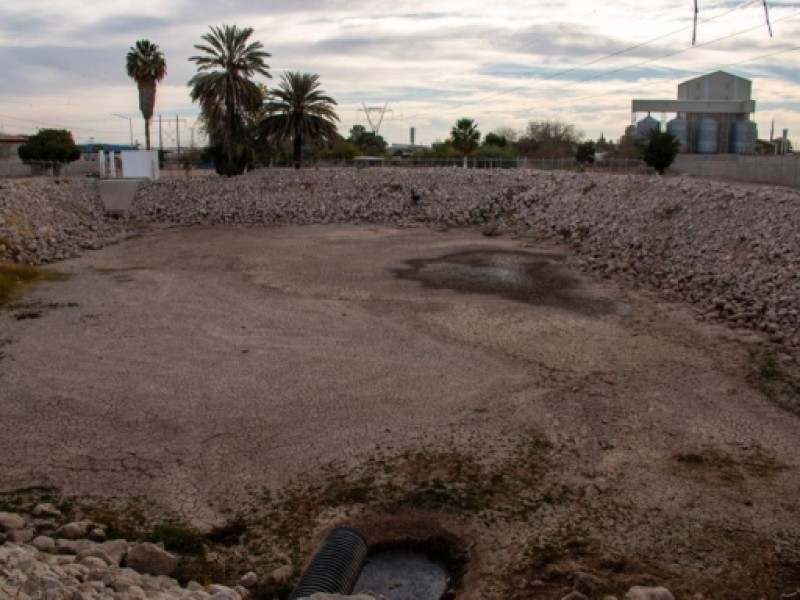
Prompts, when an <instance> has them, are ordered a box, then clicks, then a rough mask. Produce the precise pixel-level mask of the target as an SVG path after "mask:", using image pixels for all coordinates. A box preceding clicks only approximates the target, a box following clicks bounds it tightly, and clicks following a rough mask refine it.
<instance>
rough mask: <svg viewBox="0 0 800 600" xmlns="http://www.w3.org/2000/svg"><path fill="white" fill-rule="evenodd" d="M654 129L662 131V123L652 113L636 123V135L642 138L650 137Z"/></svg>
mask: <svg viewBox="0 0 800 600" xmlns="http://www.w3.org/2000/svg"><path fill="white" fill-rule="evenodd" d="M654 131H661V123H659V122H658V120H656V119H654V118H653V117H651V116H650V115H647V116H646V117H645V118H644V119H642V120H641V121H639V122H638V123H637V124H636V135H638V136H639V137H640V138H647V137H650V134H651V133H653V132H654Z"/></svg>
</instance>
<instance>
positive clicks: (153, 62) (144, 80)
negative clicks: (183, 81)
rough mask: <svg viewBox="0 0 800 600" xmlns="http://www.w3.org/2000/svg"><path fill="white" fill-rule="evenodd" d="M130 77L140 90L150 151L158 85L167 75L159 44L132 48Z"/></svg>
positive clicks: (145, 43)
mask: <svg viewBox="0 0 800 600" xmlns="http://www.w3.org/2000/svg"><path fill="white" fill-rule="evenodd" d="M125 66H126V68H127V71H128V77H130V78H131V79H133V80H134V81H135V82H136V87H137V88H138V89H139V110H141V111H142V117H144V140H145V148H146V149H147V150H150V121H151V119H152V118H153V109H154V108H155V105H156V85H157V83H158V82H159V81H161V80H162V79H164V77H165V76H166V74H167V62H166V60H164V55H163V54H162V53H161V51H160V50H159V49H158V45H157V44H153V43H151V42H149V41H147V40H139V41H138V42H136V44H134V45H133V46H131V48H130V50H129V51H128V56H127V59H126V65H125Z"/></svg>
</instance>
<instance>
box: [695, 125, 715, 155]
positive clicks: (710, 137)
mask: <svg viewBox="0 0 800 600" xmlns="http://www.w3.org/2000/svg"><path fill="white" fill-rule="evenodd" d="M718 132H719V125H717V122H716V121H715V120H714V119H709V118H705V119H703V120H701V121H700V125H699V127H698V128H697V151H698V152H702V153H705V154H714V153H715V152H717V150H718V148H719V146H718V144H717V134H718Z"/></svg>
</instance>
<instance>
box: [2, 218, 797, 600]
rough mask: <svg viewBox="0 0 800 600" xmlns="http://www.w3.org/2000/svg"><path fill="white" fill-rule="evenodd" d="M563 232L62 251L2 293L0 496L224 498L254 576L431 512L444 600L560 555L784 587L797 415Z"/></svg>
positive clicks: (527, 577) (617, 580)
mask: <svg viewBox="0 0 800 600" xmlns="http://www.w3.org/2000/svg"><path fill="white" fill-rule="evenodd" d="M567 253H568V251H567V250H566V249H564V248H563V247H559V246H542V245H541V244H538V245H537V244H534V243H532V242H529V241H528V242H526V241H525V240H523V239H510V238H488V237H482V236H481V235H480V234H479V233H477V232H474V231H459V230H449V231H444V232H439V231H436V230H433V229H428V228H406V229H392V228H377V227H346V226H319V227H285V228H226V227H215V228H194V229H180V230H167V231H161V232H158V233H155V234H149V235H145V236H144V237H141V238H138V239H134V240H130V241H127V242H125V243H122V244H119V245H116V246H113V247H108V248H105V249H103V250H100V251H96V252H93V253H90V254H87V255H86V256H84V257H83V258H80V259H75V260H70V261H66V262H63V263H60V264H58V265H57V266H56V269H57V270H58V271H62V272H64V273H67V274H69V277H68V278H67V279H65V280H62V281H50V282H45V283H42V284H40V285H39V286H38V287H37V288H35V289H34V290H33V291H32V292H31V293H29V294H27V295H26V296H25V297H24V298H22V301H21V302H18V303H17V304H16V305H15V306H13V307H11V309H9V310H2V311H0V356H2V359H0V415H2V418H1V419H0V439H2V451H1V452H0V491H2V492H9V491H12V490H18V489H20V488H24V487H28V486H38V487H52V488H56V489H57V490H59V492H60V493H61V494H64V495H67V496H71V497H76V498H83V499H86V501H87V502H89V504H91V503H92V502H95V503H100V502H102V501H103V499H108V498H116V499H117V500H120V501H130V502H133V501H134V500H136V501H141V502H142V506H144V508H141V507H140V510H145V511H149V512H150V514H152V515H160V516H164V515H166V516H171V517H179V518H183V519H186V520H188V521H190V522H192V523H194V524H195V525H198V526H199V527H200V528H201V529H202V528H208V527H209V526H210V525H212V524H214V523H221V522H224V521H223V520H224V519H229V520H230V519H231V518H232V517H233V516H235V515H239V517H240V523H244V525H242V527H244V528H245V529H244V531H246V532H247V534H246V535H244V536H242V537H241V538H240V539H239V540H238V542H237V543H238V544H241V545H243V546H241V547H242V548H244V551H246V552H248V553H249V554H250V556H251V561H252V563H253V564H254V566H255V567H256V569H257V570H258V571H259V572H261V573H263V572H265V571H268V570H269V569H274V568H275V567H277V566H280V565H281V564H282V563H284V562H286V561H287V560H290V561H292V562H291V564H292V566H293V568H294V569H295V574H296V573H297V572H298V570H299V569H300V568H302V563H303V561H304V560H306V559H307V558H308V553H309V552H311V551H312V550H313V549H314V547H315V544H316V543H317V542H318V541H319V539H320V537H321V536H322V535H324V532H325V530H326V529H327V528H329V527H330V526H332V525H336V524H352V525H356V526H359V527H361V528H362V529H363V530H364V531H365V532H366V533H367V535H368V536H371V538H372V539H371V541H374V540H380V541H387V542H388V541H390V540H388V536H391V535H394V536H397V537H399V538H401V537H403V536H408V537H415V536H417V537H419V536H422V537H425V536H426V535H428V536H433V535H434V534H435V536H438V538H437V539H439V541H441V540H450V542H448V543H452V544H454V547H456V548H457V550H458V552H459V553H461V557H462V558H466V559H467V560H468V562H467V564H466V567H465V574H464V577H463V579H462V581H461V583H460V586H461V591H460V592H459V597H463V598H479V597H486V598H499V597H506V598H540V597H541V598H553V597H560V596H559V594H561V593H562V592H563V590H564V589H565V587H568V586H569V584H568V579H569V574H570V572H572V571H574V570H584V571H589V572H591V573H593V574H595V575H596V576H597V577H599V578H600V579H602V580H603V581H604V582H605V589H606V591H608V592H613V593H617V594H620V593H624V590H625V589H627V587H626V586H627V585H630V584H664V585H667V586H668V587H671V588H672V589H673V591H674V592H676V596H677V597H694V596H693V594H695V593H703V594H705V597H706V598H755V597H761V595H762V594H763V596H764V597H768V598H771V597H777V596H778V595H779V594H780V593H786V592H787V591H791V590H793V589H794V588H795V587H796V586H800V549H799V547H798V539H800V470H799V469H800V456H799V454H798V444H800V419H798V418H797V417H796V416H794V415H792V414H790V413H788V412H785V411H782V410H781V409H780V408H778V407H777V406H775V405H773V404H772V403H771V402H770V401H769V400H768V399H767V398H766V397H765V396H764V395H762V394H761V393H760V392H759V391H757V387H758V386H757V385H754V383H753V379H752V357H751V351H752V349H753V348H754V347H755V345H756V343H757V341H758V340H757V339H756V338H753V337H752V335H750V336H749V337H748V336H747V335H743V334H739V333H736V332H734V331H732V330H729V329H727V328H724V327H722V326H712V325H706V324H702V323H700V322H698V321H696V320H695V319H694V317H693V315H692V312H691V309H690V308H689V307H686V306H682V305H674V304H668V303H665V302H662V301H659V300H658V299H657V298H656V297H655V296H653V295H650V294H647V293H645V292H643V291H640V290H639V291H637V290H633V289H624V288H622V287H621V286H619V285H617V284H615V283H614V282H612V281H611V280H608V279H597V278H593V277H592V276H588V275H585V274H581V273H580V272H578V271H576V270H574V269H571V268H570V267H569V266H568V265H567V264H566V263H565V259H566V258H567ZM443 257H444V258H443ZM430 259H441V260H438V261H437V260H433V261H431V260H430ZM409 261H410V262H409ZM34 317H37V318H34ZM253 556H255V557H256V558H252V557H253Z"/></svg>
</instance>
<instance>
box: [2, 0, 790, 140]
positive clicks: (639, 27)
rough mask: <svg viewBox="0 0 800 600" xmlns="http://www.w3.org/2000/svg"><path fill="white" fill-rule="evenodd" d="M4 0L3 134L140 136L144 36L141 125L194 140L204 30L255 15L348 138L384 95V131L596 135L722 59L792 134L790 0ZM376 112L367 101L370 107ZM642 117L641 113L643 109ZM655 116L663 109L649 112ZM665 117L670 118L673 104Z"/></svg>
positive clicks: (763, 116)
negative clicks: (144, 54)
mask: <svg viewBox="0 0 800 600" xmlns="http://www.w3.org/2000/svg"><path fill="white" fill-rule="evenodd" d="M698 7H699V14H698V24H697V32H696V43H695V45H694V46H693V45H692V35H693V18H694V10H693V6H692V2H690V1H689V0H653V1H651V2H641V1H640V0H636V1H633V0H607V1H605V2H596V1H590V0H558V1H551V0H525V1H522V0H506V1H504V0H494V1H488V0H482V1H475V0H459V1H458V2H455V1H449V0H444V1H439V2H431V1H430V0H428V1H426V2H421V1H410V0H392V1H387V0H369V1H365V2H354V1H352V0H350V1H344V0H294V1H288V2H287V1H285V0H284V1H282V2H277V1H273V0H214V1H213V2H211V1H206V0H202V1H190V0H136V1H129V0H106V1H104V2H98V1H95V0H82V1H80V2H76V1H75V0H47V1H46V2H45V1H44V0H2V2H0V132H3V133H7V134H14V133H21V134H31V133H35V132H36V130H37V129H39V128H48V127H54V128H64V129H68V130H70V131H71V132H72V133H73V137H74V138H75V140H76V141H77V142H78V143H87V142H101V141H102V142H110V143H128V142H129V141H130V137H131V133H130V131H131V129H132V132H133V138H134V140H135V141H139V142H141V143H144V121H143V119H142V117H141V114H140V113H139V110H138V93H137V90H136V85H135V83H134V82H133V81H132V80H131V79H129V78H128V77H127V74H126V72H125V57H126V54H127V52H128V50H129V48H130V47H131V46H132V45H133V44H134V43H135V42H136V40H139V39H147V40H149V41H151V42H153V43H155V44H158V45H159V47H160V49H161V50H162V52H163V53H164V55H165V58H166V61H167V77H166V78H165V79H164V80H163V81H162V82H161V83H160V84H159V86H158V92H157V98H156V109H155V113H156V115H162V124H161V126H160V128H159V123H158V116H156V117H155V119H154V121H155V122H154V125H153V129H152V132H153V133H152V136H153V140H154V141H155V142H157V141H158V139H159V129H160V132H161V136H162V138H163V140H164V142H163V143H164V145H165V146H174V145H175V144H176V142H177V138H178V137H179V138H180V143H181V145H182V146H187V145H189V144H190V143H191V142H192V140H194V142H195V143H196V144H198V145H200V144H202V143H203V142H204V139H203V137H202V131H201V129H200V127H199V126H198V123H197V116H198V113H199V109H198V107H197V105H195V104H193V103H192V102H191V98H190V95H189V92H190V90H189V87H188V86H187V82H188V81H189V79H191V77H192V76H193V75H194V74H195V72H196V70H195V65H194V63H193V62H191V61H190V60H189V57H191V56H194V55H197V54H198V51H197V50H196V49H195V48H194V45H195V44H199V43H201V36H202V35H204V34H205V33H207V32H208V31H209V27H210V26H217V25H223V24H228V25H237V26H239V27H252V28H253V30H254V31H253V35H252V37H251V40H256V41H260V42H261V43H262V44H263V45H264V49H265V50H266V51H267V52H269V53H270V54H271V57H270V58H269V59H268V60H267V63H268V64H269V67H270V72H271V74H272V79H270V80H263V79H261V78H260V77H259V78H258V79H257V81H261V82H262V83H265V84H266V85H268V86H276V85H277V84H278V81H279V80H280V77H281V74H282V73H283V72H285V71H287V70H291V71H300V72H308V73H317V74H318V75H319V77H320V82H321V85H322V88H323V89H324V91H325V92H326V93H327V94H328V95H330V96H332V97H333V98H334V99H335V100H336V101H337V103H338V114H339V117H340V124H339V130H340V133H342V134H343V135H344V136H345V137H346V136H347V135H348V132H349V130H350V128H351V127H352V126H353V125H354V124H356V123H361V124H364V125H365V126H368V127H369V124H368V121H367V119H366V115H365V110H364V107H367V108H368V109H372V108H378V107H380V108H384V107H385V109H386V110H385V113H384V114H383V122H382V124H381V127H380V134H381V135H383V136H384V138H386V140H387V141H389V142H390V143H407V142H408V141H409V130H410V128H411V127H413V128H414V129H415V131H416V142H417V143H421V144H430V143H432V142H436V141H440V140H444V139H446V138H447V137H448V136H449V134H450V129H451V128H452V126H453V125H454V123H455V122H456V120H458V119H459V118H463V117H467V118H471V119H475V121H476V122H477V124H478V128H479V130H480V131H481V132H482V133H483V134H486V133H489V132H491V131H496V130H498V129H499V128H507V129H511V130H514V131H523V130H524V129H525V126H526V124H527V123H528V122H530V121H536V120H545V119H546V120H559V121H563V122H566V123H569V124H572V125H575V127H576V128H577V129H578V130H580V131H582V132H583V133H584V134H585V135H586V136H587V137H589V138H592V139H596V138H597V137H599V136H600V135H601V134H603V135H604V136H605V137H606V139H616V138H618V137H619V136H620V135H622V133H623V132H624V129H625V127H626V126H627V125H629V124H630V123H631V120H632V115H631V99H633V98H651V99H674V98H675V97H676V89H677V85H678V84H679V83H680V82H682V81H685V80H687V79H691V78H694V77H697V76H699V75H702V74H704V73H708V72H713V71H716V70H725V71H728V72H730V73H733V74H734V75H738V76H741V77H746V78H747V79H750V80H752V82H753V98H754V99H755V100H756V113H755V115H754V118H755V121H756V123H757V125H758V129H759V137H761V138H769V135H770V129H771V127H772V123H773V122H774V127H775V131H776V134H779V133H780V132H781V131H782V130H783V129H784V128H786V129H788V130H789V137H790V138H792V137H793V136H794V138H795V139H800V1H789V0H768V1H767V7H768V9H769V17H770V23H771V27H772V36H770V32H769V30H768V27H767V23H766V19H765V14H764V6H763V0H750V1H748V0H741V1H728V0H698ZM370 115H371V116H372V118H373V119H374V120H377V118H378V115H379V113H378V111H375V110H371V111H370ZM643 116H644V115H638V117H639V118H641V117H643ZM653 116H655V117H656V118H661V116H662V115H653ZM670 117H671V115H666V118H670Z"/></svg>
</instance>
